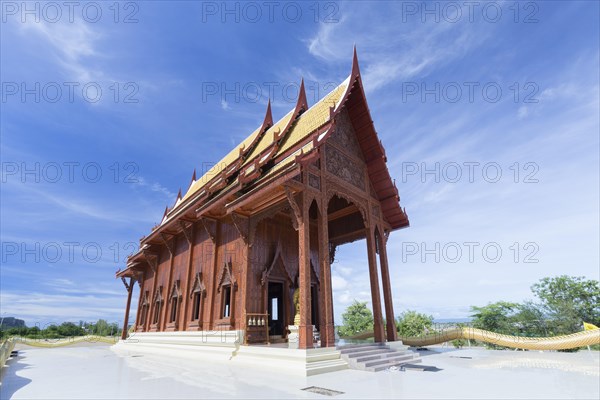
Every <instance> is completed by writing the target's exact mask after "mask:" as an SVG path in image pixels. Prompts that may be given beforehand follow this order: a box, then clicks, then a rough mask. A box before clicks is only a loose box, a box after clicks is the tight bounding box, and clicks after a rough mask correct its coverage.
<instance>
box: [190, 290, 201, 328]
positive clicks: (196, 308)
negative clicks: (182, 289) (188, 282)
mask: <svg viewBox="0 0 600 400" xmlns="http://www.w3.org/2000/svg"><path fill="white" fill-rule="evenodd" d="M200 298H201V293H200V291H197V292H194V299H193V303H192V321H197V320H199V319H200Z"/></svg>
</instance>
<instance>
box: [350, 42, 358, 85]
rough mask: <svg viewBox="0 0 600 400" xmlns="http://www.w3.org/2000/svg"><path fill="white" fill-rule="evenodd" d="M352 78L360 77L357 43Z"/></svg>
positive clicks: (353, 57)
mask: <svg viewBox="0 0 600 400" xmlns="http://www.w3.org/2000/svg"><path fill="white" fill-rule="evenodd" d="M351 75H352V77H357V76H359V75H360V68H359V67H358V55H357V53H356V43H355V44H354V54H353V56H352V72H351Z"/></svg>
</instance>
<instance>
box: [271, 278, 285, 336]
mask: <svg viewBox="0 0 600 400" xmlns="http://www.w3.org/2000/svg"><path fill="white" fill-rule="evenodd" d="M283 307H284V305H283V283H281V282H269V295H268V297H267V310H268V311H267V312H268V313H269V328H270V330H269V335H270V336H275V335H279V336H283V332H284V325H285V321H284V320H283V316H284V313H283Z"/></svg>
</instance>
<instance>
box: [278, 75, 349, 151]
mask: <svg viewBox="0 0 600 400" xmlns="http://www.w3.org/2000/svg"><path fill="white" fill-rule="evenodd" d="M346 86H347V82H344V83H342V84H341V85H339V86H338V87H336V88H335V89H333V90H332V91H331V92H330V93H329V94H328V95H327V96H325V97H324V98H323V99H321V100H320V101H319V102H318V103H316V104H315V105H313V106H312V107H310V108H309V109H308V110H307V111H306V112H305V113H303V114H302V115H300V117H299V118H298V120H297V121H296V123H295V124H294V125H293V126H292V128H291V129H290V132H289V134H288V135H287V137H286V138H285V139H284V141H283V143H282V145H281V147H280V148H279V150H278V151H277V154H276V156H277V155H280V154H283V153H284V152H285V151H286V150H289V149H290V148H292V147H293V146H294V145H296V144H298V143H299V142H301V141H302V140H303V139H305V138H306V137H307V136H308V135H310V134H311V133H312V132H314V131H315V130H317V129H318V128H320V127H321V126H323V125H324V124H326V123H327V122H329V117H330V111H329V109H330V108H331V107H335V106H336V104H337V102H338V101H339V100H340V99H341V97H342V96H343V95H344V93H345V91H346Z"/></svg>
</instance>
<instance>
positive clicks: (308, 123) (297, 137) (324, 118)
mask: <svg viewBox="0 0 600 400" xmlns="http://www.w3.org/2000/svg"><path fill="white" fill-rule="evenodd" d="M348 83H349V80H348V79H346V80H345V81H344V82H343V83H342V84H340V85H339V86H338V87H336V88H335V89H333V90H332V91H331V92H330V93H329V94H327V95H326V96H325V97H324V98H323V99H321V100H320V101H319V102H317V103H316V104H314V105H313V106H312V107H310V108H309V109H308V110H306V111H305V112H304V113H302V114H301V115H300V116H299V117H298V119H297V121H295V123H294V124H293V125H292V127H291V128H290V129H289V132H287V134H286V135H285V138H284V139H283V142H282V145H281V147H280V148H279V150H278V151H277V154H270V155H269V156H270V158H274V157H275V156H276V155H280V154H283V153H284V152H285V151H286V150H288V149H290V148H291V147H293V146H294V145H296V144H298V143H300V142H301V141H302V140H303V139H305V138H306V137H308V135H310V134H311V133H312V132H314V131H315V130H316V129H318V128H320V127H321V126H323V125H324V124H326V123H327V122H329V117H330V111H329V109H330V108H331V107H334V108H335V107H336V105H337V103H339V101H340V100H341V99H342V96H343V95H344V93H345V91H346V88H347V86H348ZM294 111H295V109H292V110H291V111H290V112H288V113H287V114H286V115H285V116H284V117H283V118H281V119H280V120H279V121H277V123H275V124H274V125H273V126H272V127H270V128H269V129H268V130H267V131H266V132H265V133H264V134H263V135H262V137H261V138H260V139H259V141H258V143H257V144H256V146H255V147H254V148H253V149H252V151H251V152H250V154H248V156H247V157H245V160H244V162H243V163H242V165H240V166H238V168H240V167H242V166H247V165H248V164H250V163H252V162H253V161H254V160H255V159H256V157H258V156H259V155H260V154H261V153H262V152H264V151H265V150H267V149H268V148H269V146H271V145H273V143H274V141H275V140H276V139H277V137H279V136H280V135H281V134H284V133H285V132H283V130H284V129H285V128H286V127H287V126H288V125H289V123H290V121H291V119H292V118H293V117H294ZM261 128H262V126H261V127H259V128H258V129H257V130H255V131H254V132H253V133H252V134H251V135H250V136H248V137H247V138H246V139H244V140H243V141H242V143H240V144H239V145H238V146H236V147H235V148H234V149H233V150H231V151H230V152H229V153H228V154H227V155H226V156H225V157H223V159H221V160H220V161H219V162H218V163H217V164H215V165H214V166H213V167H212V168H211V169H209V170H208V171H207V172H206V173H205V174H204V175H203V176H202V177H201V178H200V179H197V180H196V181H194V182H192V184H191V185H190V187H189V189H188V191H187V193H186V194H185V195H184V196H183V198H182V199H181V201H179V202H178V203H177V205H179V204H181V203H183V202H184V201H186V200H187V199H189V198H190V197H191V196H192V195H195V194H197V193H200V191H201V190H202V189H203V188H204V187H205V186H206V185H207V183H208V182H210V181H211V180H212V179H213V178H215V177H216V176H217V175H219V174H220V173H221V172H222V171H224V170H227V169H229V168H230V167H231V166H232V165H234V164H235V162H236V161H237V160H238V159H239V155H240V150H241V149H247V148H248V146H250V145H251V144H252V143H254V141H255V140H256V139H257V137H258V136H259V135H260V133H261V132H260V130H261ZM305 147H306V146H305ZM306 150H307V148H305V149H304V151H306ZM286 164H287V163H283V165H280V166H279V167H280V168H272V170H270V171H268V172H267V174H268V175H269V176H273V174H274V172H276V171H278V170H280V169H281V167H283V166H284V165H286ZM248 172H250V171H248ZM176 208H177V206H176V207H174V208H173V209H176Z"/></svg>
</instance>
